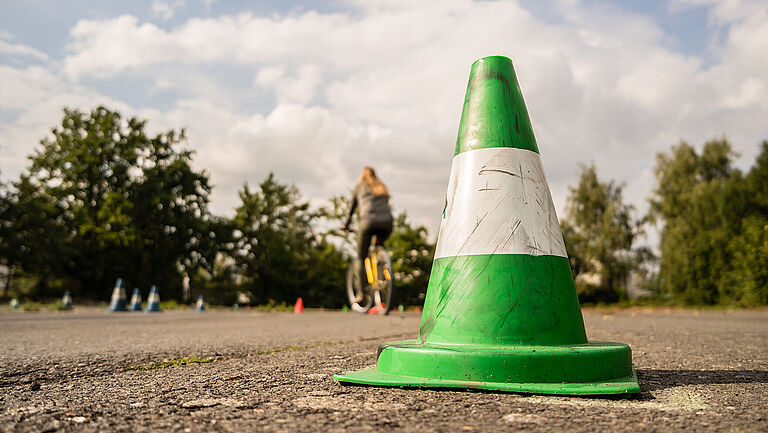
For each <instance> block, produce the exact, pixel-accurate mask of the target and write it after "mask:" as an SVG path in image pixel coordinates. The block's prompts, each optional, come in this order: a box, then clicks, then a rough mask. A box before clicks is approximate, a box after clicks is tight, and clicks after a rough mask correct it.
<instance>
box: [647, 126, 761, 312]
mask: <svg viewBox="0 0 768 433" xmlns="http://www.w3.org/2000/svg"><path fill="white" fill-rule="evenodd" d="M733 157H734V153H733V151H732V149H731V145H730V143H729V142H728V141H727V140H726V139H725V138H720V139H714V140H710V141H708V142H707V143H705V144H704V146H703V148H702V150H701V153H697V152H696V149H694V148H693V147H692V146H691V145H689V144H687V143H685V142H682V143H680V144H679V145H677V146H674V147H673V148H672V150H671V151H670V152H669V153H668V154H666V153H661V154H658V155H657V157H656V168H655V173H656V182H657V184H656V188H655V190H654V198H653V199H652V200H651V217H652V218H653V220H654V221H656V222H659V223H663V226H662V229H661V243H660V250H661V257H662V260H661V267H660V275H659V276H660V284H661V287H660V289H661V291H662V293H663V294H664V295H665V296H666V297H668V298H669V299H671V300H673V301H678V302H683V303H686V304H716V303H719V302H726V301H727V300H728V299H732V298H733V296H734V295H733V293H732V292H733V291H732V289H731V288H730V287H729V285H724V284H723V276H724V275H726V274H727V273H728V270H729V269H730V267H731V261H732V258H733V254H732V253H731V251H730V250H729V243H730V242H731V240H732V239H733V238H734V237H735V236H738V234H739V233H740V232H741V231H742V220H743V218H744V216H745V214H746V212H747V203H748V201H749V199H748V195H747V190H746V189H745V186H746V185H745V183H744V178H743V176H742V174H741V172H739V171H738V170H736V169H735V168H734V167H733V164H732V161H733Z"/></svg>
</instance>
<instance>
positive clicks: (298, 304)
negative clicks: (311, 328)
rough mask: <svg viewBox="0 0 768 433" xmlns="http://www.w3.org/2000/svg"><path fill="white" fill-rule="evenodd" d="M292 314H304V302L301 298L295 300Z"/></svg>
mask: <svg viewBox="0 0 768 433" xmlns="http://www.w3.org/2000/svg"><path fill="white" fill-rule="evenodd" d="M293 312H294V313H296V314H301V313H302V312H304V301H303V300H302V299H301V298H298V299H296V305H294V306H293Z"/></svg>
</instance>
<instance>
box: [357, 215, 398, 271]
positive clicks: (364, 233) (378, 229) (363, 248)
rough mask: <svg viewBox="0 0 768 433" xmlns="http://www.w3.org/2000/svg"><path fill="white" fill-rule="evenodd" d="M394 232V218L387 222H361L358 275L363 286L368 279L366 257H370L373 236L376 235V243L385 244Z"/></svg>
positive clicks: (358, 245)
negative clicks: (366, 275) (369, 249)
mask: <svg viewBox="0 0 768 433" xmlns="http://www.w3.org/2000/svg"><path fill="white" fill-rule="evenodd" d="M391 234H392V220H389V221H387V222H362V223H361V224H360V233H359V234H358V237H357V257H358V258H359V259H360V263H359V264H358V269H357V276H358V277H359V278H360V282H361V283H362V285H363V286H365V285H366V283H367V281H368V279H367V278H366V277H365V258H366V257H368V248H370V247H371V238H372V237H374V236H376V243H377V244H383V243H384V241H386V240H387V239H389V236H390V235H391Z"/></svg>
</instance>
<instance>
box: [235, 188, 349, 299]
mask: <svg viewBox="0 0 768 433" xmlns="http://www.w3.org/2000/svg"><path fill="white" fill-rule="evenodd" d="M240 200H241V202H242V203H241V205H240V206H238V208H237V209H236V210H235V216H234V218H233V221H232V223H233V227H234V230H235V232H234V251H233V257H234V261H235V263H236V266H237V273H238V274H239V275H241V276H242V288H243V289H245V290H247V291H248V292H250V294H251V295H252V297H251V301H252V302H255V303H274V302H293V301H294V300H295V299H296V298H297V297H302V298H303V300H304V302H305V304H306V305H317V306H341V305H342V304H343V302H344V300H345V295H344V264H345V262H346V256H345V255H344V254H343V252H342V251H341V250H339V249H338V248H336V246H334V245H333V244H332V243H330V242H328V241H327V240H326V238H325V237H324V236H319V235H316V234H315V233H314V231H313V227H312V224H313V222H314V221H316V220H317V219H318V218H319V217H320V214H319V213H318V212H313V211H311V210H310V208H309V203H307V202H304V201H302V200H301V197H300V195H299V192H298V190H297V189H296V188H295V187H293V186H289V185H285V184H281V183H279V182H278V181H277V180H276V179H275V176H274V175H273V174H271V173H270V174H269V176H268V177H267V178H266V179H265V180H264V181H262V182H261V183H260V184H259V186H258V188H257V189H255V190H254V191H252V190H251V189H250V187H249V186H248V185H245V186H244V187H243V190H242V191H241V192H240Z"/></svg>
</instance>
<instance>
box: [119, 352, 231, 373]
mask: <svg viewBox="0 0 768 433" xmlns="http://www.w3.org/2000/svg"><path fill="white" fill-rule="evenodd" d="M215 361H216V358H200V357H198V356H189V357H184V358H178V359H165V360H163V361H162V362H155V363H151V364H140V365H135V364H131V365H129V366H128V370H138V371H145V370H159V369H161V368H168V367H179V366H183V365H184V366H185V365H189V364H208V363H211V362H215Z"/></svg>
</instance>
